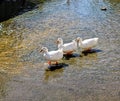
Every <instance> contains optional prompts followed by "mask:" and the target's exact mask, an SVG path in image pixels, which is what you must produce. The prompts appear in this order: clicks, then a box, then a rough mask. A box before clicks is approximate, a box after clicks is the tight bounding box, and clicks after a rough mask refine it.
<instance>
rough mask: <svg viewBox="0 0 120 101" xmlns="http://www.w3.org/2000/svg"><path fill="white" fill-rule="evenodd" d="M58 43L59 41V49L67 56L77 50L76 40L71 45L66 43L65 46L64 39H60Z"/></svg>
mask: <svg viewBox="0 0 120 101" xmlns="http://www.w3.org/2000/svg"><path fill="white" fill-rule="evenodd" d="M57 41H59V44H58V48H60V47H62V48H63V52H64V53H66V54H67V53H69V52H73V51H75V50H76V49H77V42H76V41H75V40H73V41H72V42H69V43H65V44H63V39H62V38H58V40H57Z"/></svg>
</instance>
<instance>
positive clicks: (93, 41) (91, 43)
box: [79, 38, 98, 50]
mask: <svg viewBox="0 0 120 101" xmlns="http://www.w3.org/2000/svg"><path fill="white" fill-rule="evenodd" d="M97 43H98V38H90V39H85V40H83V41H82V40H80V42H79V47H81V48H82V49H83V50H87V49H91V48H93V47H95V46H96V45H97Z"/></svg>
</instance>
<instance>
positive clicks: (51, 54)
mask: <svg viewBox="0 0 120 101" xmlns="http://www.w3.org/2000/svg"><path fill="white" fill-rule="evenodd" d="M40 52H42V53H43V56H44V58H45V59H46V60H47V61H48V64H49V65H51V64H52V63H53V62H55V64H56V65H58V60H60V59H62V58H63V49H62V48H59V49H58V50H53V51H48V48H47V47H42V48H41V50H40Z"/></svg>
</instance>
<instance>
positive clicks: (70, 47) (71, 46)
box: [63, 42, 77, 51]
mask: <svg viewBox="0 0 120 101" xmlns="http://www.w3.org/2000/svg"><path fill="white" fill-rule="evenodd" d="M76 46H77V45H76V44H75V43H74V42H70V43H66V44H64V45H63V50H64V51H72V50H74V49H76Z"/></svg>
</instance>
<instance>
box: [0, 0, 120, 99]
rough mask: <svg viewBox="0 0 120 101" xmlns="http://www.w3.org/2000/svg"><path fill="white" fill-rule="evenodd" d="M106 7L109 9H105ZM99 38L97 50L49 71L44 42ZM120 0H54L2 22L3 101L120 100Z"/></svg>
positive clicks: (50, 45)
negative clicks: (43, 50)
mask: <svg viewBox="0 0 120 101" xmlns="http://www.w3.org/2000/svg"><path fill="white" fill-rule="evenodd" d="M102 7H106V9H107V10H101V8H102ZM78 36H79V37H82V38H83V39H87V38H92V37H98V38H99V42H98V45H97V46H96V47H95V48H94V50H95V52H93V53H86V54H83V53H81V51H80V50H78V51H77V52H76V53H74V56H72V57H67V58H63V59H62V60H61V61H59V62H60V63H62V64H63V65H62V67H61V68H57V69H55V70H52V71H46V70H45V68H46V67H47V66H46V65H45V64H44V63H45V62H46V61H45V59H44V57H43V56H42V54H41V53H40V52H39V50H40V48H41V47H42V46H46V47H48V49H49V50H55V49H57V46H56V44H55V40H56V39H57V38H58V37H61V38H63V40H64V42H65V43H66V42H70V41H71V40H73V39H75V38H76V37H78ZM119 99H120V1H119V0H70V1H69V2H66V0H50V1H49V2H48V1H47V2H45V3H43V4H42V5H41V4H38V5H37V8H35V9H33V10H31V11H28V12H24V13H22V14H20V15H18V16H16V17H14V18H11V19H9V20H7V21H4V22H1V23H0V101H119Z"/></svg>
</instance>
